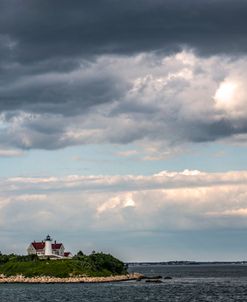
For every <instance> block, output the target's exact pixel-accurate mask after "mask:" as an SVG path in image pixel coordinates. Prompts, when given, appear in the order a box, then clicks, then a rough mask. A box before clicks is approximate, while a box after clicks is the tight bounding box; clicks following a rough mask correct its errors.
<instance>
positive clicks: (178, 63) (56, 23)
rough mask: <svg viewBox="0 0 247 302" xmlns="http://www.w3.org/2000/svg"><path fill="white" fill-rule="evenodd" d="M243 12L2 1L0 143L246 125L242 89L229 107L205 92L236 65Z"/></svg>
mask: <svg viewBox="0 0 247 302" xmlns="http://www.w3.org/2000/svg"><path fill="white" fill-rule="evenodd" d="M246 11H247V3H246V1H243V0H235V1H233V0H232V1H230V0H224V1H223V0H218V1H217V0H215V1H213V0H204V1H197V0H188V1H178V0H166V1H163V0H162V1H161V0H155V1H154V0H152V1H151V0H136V1H120V0H98V1H93V0H90V1H87V0H86V1H77V0H74V1H73V2H68V1H65V0H59V1H58V0H54V1H48V0H37V1H33V0H32V1H31V0H25V1H21V0H20V1H17V0H13V1H7V0H0V145H1V146H3V147H4V148H9V147H11V146H14V147H17V148H23V149H26V148H42V149H43V148H45V149H56V148H63V147H65V146H68V145H74V144H82V143H88V142H92V143H101V142H113V143H131V142H133V141H141V140H145V141H148V140H154V141H164V142H169V143H172V144H179V143H180V142H187V141H190V142H191V141H192V142H202V141H214V140H217V139H221V138H225V137H229V136H233V135H235V134H245V133H246V131H247V129H246V121H245V117H241V119H239V117H238V114H239V111H241V110H243V108H244V107H243V102H244V100H243V98H242V99H241V100H238V101H237V103H239V108H238V107H236V108H233V110H235V111H234V114H232V113H230V109H231V108H230V109H229V108H227V106H228V105H226V104H225V105H224V104H223V103H224V100H223V101H222V100H219V102H218V103H219V104H218V107H217V106H215V101H214V100H213V97H214V95H215V91H216V90H217V88H218V87H219V85H220V83H221V82H222V81H224V79H225V77H227V76H229V75H230V74H231V71H232V70H233V72H234V73H235V74H237V73H238V72H239V71H241V70H242V69H243V68H242V67H241V66H246V57H245V53H246V50H247V32H246V31H247V26H246V25H247V24H246V23H247V21H246V20H247V18H246ZM191 49H193V54H192V53H191V52H190V51H191ZM179 53H180V55H179V56H180V57H179V56H178V57H176V54H179ZM195 54H196V55H195ZM212 55H215V57H216V58H217V59H216V60H215V61H213V60H214V59H212V58H213V56H212ZM221 58H222V59H221ZM226 58H228V59H226ZM237 58H238V59H237ZM239 58H242V60H243V61H241V60H240V59H239ZM205 60H206V62H204V61H205ZM207 60H208V61H207ZM231 60H232V61H231ZM222 62H223V63H222ZM234 62H237V63H236V64H235V65H236V66H235V67H234V66H233V65H234ZM216 64H217V69H218V70H217V71H216V70H215V66H216ZM241 72H242V73H243V74H244V71H241ZM235 78H236V76H235ZM243 78H244V79H247V76H246V75H245V74H244V76H243ZM237 81H238V79H237ZM246 81H247V80H246ZM246 81H245V80H244V83H243V85H245V82H246ZM197 83H198V84H197ZM205 102H206V103H207V106H205ZM224 106H225V107H224ZM205 107H208V110H204V109H205ZM1 113H2V115H1Z"/></svg>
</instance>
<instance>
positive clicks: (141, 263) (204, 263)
mask: <svg viewBox="0 0 247 302" xmlns="http://www.w3.org/2000/svg"><path fill="white" fill-rule="evenodd" d="M125 264H126V265H128V266H140V265H247V261H209V262H206V261H201V262H199V261H198V262H197V261H167V262H126V263H125Z"/></svg>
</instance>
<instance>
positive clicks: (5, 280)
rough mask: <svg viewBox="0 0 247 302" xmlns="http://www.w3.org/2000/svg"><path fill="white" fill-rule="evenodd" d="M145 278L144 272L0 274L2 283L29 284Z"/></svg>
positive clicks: (118, 280) (100, 281)
mask: <svg viewBox="0 0 247 302" xmlns="http://www.w3.org/2000/svg"><path fill="white" fill-rule="evenodd" d="M141 278H143V275H142V274H138V273H131V274H127V275H118V276H109V277H69V278H57V277H48V276H44V277H40V276H39V277H24V276H22V275H18V276H9V277H6V276H4V275H2V276H0V284H6V283H12V284H13V283H28V284H52V283H109V282H122V281H131V280H140V279H141Z"/></svg>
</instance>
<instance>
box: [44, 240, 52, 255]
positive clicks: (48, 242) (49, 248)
mask: <svg viewBox="0 0 247 302" xmlns="http://www.w3.org/2000/svg"><path fill="white" fill-rule="evenodd" d="M51 242H52V239H51V237H50V235H47V236H46V239H45V256H51V255H52V246H51Z"/></svg>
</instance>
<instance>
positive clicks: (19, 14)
mask: <svg viewBox="0 0 247 302" xmlns="http://www.w3.org/2000/svg"><path fill="white" fill-rule="evenodd" d="M0 9H1V13H0V14H1V17H0V20H1V21H0V33H1V34H2V35H7V36H8V37H10V38H11V39H13V40H14V41H16V42H17V43H18V47H17V49H16V50H15V51H14V52H13V54H12V58H15V59H16V60H17V61H19V62H23V63H28V62H30V61H31V62H37V61H39V60H46V59H49V58H54V57H55V58H57V57H71V56H77V57H81V56H92V55H101V54H103V53H115V54H120V53H122V54H131V53H136V52H140V51H151V50H152V51H174V50H176V49H178V48H179V47H180V46H181V45H184V44H185V45H188V46H189V47H194V48H195V49H197V50H198V51H200V52H201V53H204V54H212V53H214V54H215V53H219V52H220V53H222V52H223V53H236V52H237V53H239V52H245V51H246V49H247V38H246V36H247V35H246V28H247V26H246V11H247V3H246V1H244V0H234V1H233V0H232V1H230V0H224V1H223V0H216V1H212V0H203V1H196V0H187V1H179V0H166V1H161V0H155V1H151V0H137V1H120V0H98V1H78V0H76V1H73V2H68V1H65V0H60V1H58V0H55V1H52V2H51V1H48V0H44V1H42V0H38V1H31V0H26V1H17V0H16V1H11V2H10V1H7V0H2V1H1V7H0Z"/></svg>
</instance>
